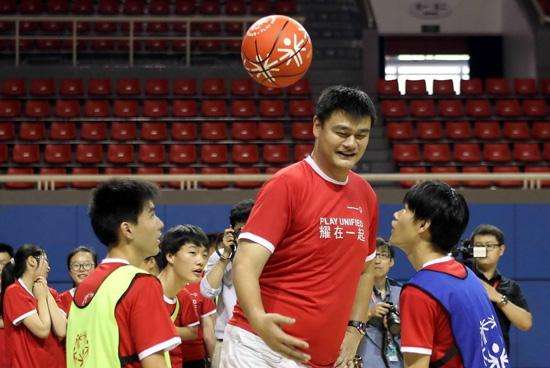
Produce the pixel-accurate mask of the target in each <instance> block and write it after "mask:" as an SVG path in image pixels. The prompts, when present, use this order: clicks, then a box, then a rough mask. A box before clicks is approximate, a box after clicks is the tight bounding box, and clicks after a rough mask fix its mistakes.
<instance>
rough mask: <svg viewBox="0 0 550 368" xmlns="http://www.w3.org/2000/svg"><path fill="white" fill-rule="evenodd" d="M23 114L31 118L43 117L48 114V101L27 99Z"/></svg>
mask: <svg viewBox="0 0 550 368" xmlns="http://www.w3.org/2000/svg"><path fill="white" fill-rule="evenodd" d="M25 115H27V116H30V117H33V118H43V117H47V116H49V115H50V103H49V101H46V100H27V103H26V104H25Z"/></svg>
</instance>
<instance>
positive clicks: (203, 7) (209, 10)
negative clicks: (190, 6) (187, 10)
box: [199, 0, 221, 15]
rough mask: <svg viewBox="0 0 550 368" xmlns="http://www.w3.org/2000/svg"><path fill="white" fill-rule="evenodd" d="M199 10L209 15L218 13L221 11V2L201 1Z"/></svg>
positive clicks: (215, 0)
mask: <svg viewBox="0 0 550 368" xmlns="http://www.w3.org/2000/svg"><path fill="white" fill-rule="evenodd" d="M199 12H200V13H201V14H207V15H217V14H220V13H221V6H220V2H219V1H217V0H203V1H201V4H200V7H199Z"/></svg>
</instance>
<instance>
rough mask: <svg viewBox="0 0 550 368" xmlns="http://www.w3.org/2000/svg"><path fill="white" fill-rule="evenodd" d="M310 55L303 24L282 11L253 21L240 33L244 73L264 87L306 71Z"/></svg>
mask: <svg viewBox="0 0 550 368" xmlns="http://www.w3.org/2000/svg"><path fill="white" fill-rule="evenodd" d="M312 55H313V46H312V44H311V39H310V38H309V35H308V33H307V31H306V30H305V28H304V27H303V26H302V25H301V24H300V23H298V22H297V21H295V20H294V19H292V18H289V17H287V16H284V15H269V16H267V17H264V18H261V19H259V20H258V21H256V22H255V23H254V24H252V26H250V28H249V29H248V31H247V32H246V34H245V35H244V37H243V42H242V46H241V57H242V60H243V65H244V68H245V69H246V71H247V72H248V74H250V76H251V77H252V78H254V80H256V81H257V82H258V83H260V84H262V85H264V86H266V87H276V88H282V87H286V86H289V85H291V84H294V83H296V82H297V81H298V80H300V78H302V77H303V76H304V74H305V73H306V72H307V70H308V68H309V66H310V64H311V58H312Z"/></svg>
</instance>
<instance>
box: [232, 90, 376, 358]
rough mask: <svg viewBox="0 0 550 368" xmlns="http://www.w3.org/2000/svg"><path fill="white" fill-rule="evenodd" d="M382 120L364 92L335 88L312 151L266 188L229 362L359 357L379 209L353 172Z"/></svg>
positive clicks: (239, 278)
mask: <svg viewBox="0 0 550 368" xmlns="http://www.w3.org/2000/svg"><path fill="white" fill-rule="evenodd" d="M375 116H376V112H375V109H374V105H373V104H372V101H371V100H370V98H369V97H368V95H367V94H366V93H364V92H362V91H360V90H358V89H353V88H347V87H343V86H333V87H329V88H327V89H326V90H325V91H323V93H322V94H321V96H320V98H319V101H318V103H317V106H316V112H315V117H314V118H313V132H314V135H315V146H314V148H313V152H312V154H311V156H308V157H307V158H306V159H305V160H302V161H300V162H298V163H296V164H294V165H291V166H289V167H287V168H285V169H282V170H280V171H279V172H277V174H275V176H274V177H273V178H271V179H270V180H269V181H268V182H267V183H266V184H265V185H264V186H263V187H262V189H261V190H260V192H259V194H258V196H257V199H256V202H255V205H254V208H253V209H252V213H251V214H250V217H249V219H248V221H247V223H246V225H245V226H244V228H243V229H242V231H241V234H240V236H239V249H238V252H237V255H236V258H235V263H234V269H233V272H234V283H235V287H236V291H237V297H238V304H237V305H236V307H235V310H234V315H233V319H232V320H231V321H230V322H229V325H228V326H227V327H226V330H225V336H224V345H223V348H222V354H221V355H222V356H221V367H225V368H229V367H231V368H233V367H235V368H237V367H238V368H242V367H255V368H262V367H278V368H279V367H280V368H285V367H304V366H311V367H333V366H334V365H335V364H336V365H337V366H347V365H348V364H349V363H351V362H352V361H353V358H354V356H355V353H356V351H357V347H358V345H359V342H360V340H361V338H362V334H361V332H360V331H362V330H363V329H362V327H364V325H363V323H364V322H365V321H366V320H367V311H368V303H369V298H370V294H371V291H372V281H373V279H372V272H371V270H370V266H369V264H370V262H369V261H370V260H372V259H373V258H374V256H375V243H376V235H375V234H376V227H377V221H378V206H377V200H376V195H375V193H374V191H373V189H372V188H371V186H370V185H369V184H368V183H367V182H366V181H365V180H364V179H362V178H361V177H360V176H359V175H357V174H355V173H354V172H352V171H351V169H352V167H353V166H354V165H355V164H356V163H357V162H358V161H359V160H360V159H361V157H362V156H363V154H364V152H365V149H366V148H367V144H368V141H369V133H370V129H371V125H372V124H373V123H374V119H375ZM348 321H349V322H350V324H351V325H352V326H350V327H347V326H348ZM353 326H356V327H353ZM357 327H359V328H357Z"/></svg>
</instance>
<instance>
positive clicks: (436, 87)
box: [433, 79, 455, 96]
mask: <svg viewBox="0 0 550 368" xmlns="http://www.w3.org/2000/svg"><path fill="white" fill-rule="evenodd" d="M433 94H434V95H436V96H448V95H454V94H455V90H454V87H453V80H452V79H443V80H438V79H434V82H433Z"/></svg>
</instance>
